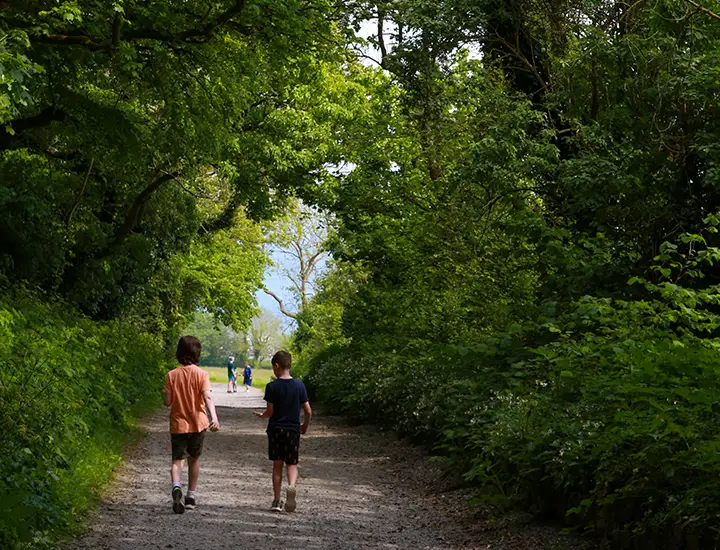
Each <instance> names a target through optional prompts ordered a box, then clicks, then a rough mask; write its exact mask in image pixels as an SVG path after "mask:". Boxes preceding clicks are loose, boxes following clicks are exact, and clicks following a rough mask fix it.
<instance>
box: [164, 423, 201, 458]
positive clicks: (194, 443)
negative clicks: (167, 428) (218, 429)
mask: <svg viewBox="0 0 720 550" xmlns="http://www.w3.org/2000/svg"><path fill="white" fill-rule="evenodd" d="M204 441H205V430H203V431H201V432H194V433H189V434H170V443H171V444H172V459H173V460H182V459H183V458H186V457H188V456H191V457H193V458H200V455H201V454H202V452H203V442H204Z"/></svg>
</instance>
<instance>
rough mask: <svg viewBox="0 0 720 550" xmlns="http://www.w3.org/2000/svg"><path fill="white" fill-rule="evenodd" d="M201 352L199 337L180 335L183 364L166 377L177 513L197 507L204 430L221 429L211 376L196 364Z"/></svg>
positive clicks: (173, 486) (179, 349) (178, 351)
mask: <svg viewBox="0 0 720 550" xmlns="http://www.w3.org/2000/svg"><path fill="white" fill-rule="evenodd" d="M201 351H202V345H201V344H200V340H198V339H197V338H195V337H194V336H183V337H182V338H180V340H179V341H178V345H177V352H176V353H175V356H176V357H177V360H178V362H179V363H180V366H178V367H176V368H174V369H173V370H171V371H170V372H169V373H168V374H167V377H166V378H165V406H166V407H170V442H171V445H172V466H171V467H170V478H171V479H172V489H171V494H172V499H173V511H174V512H175V513H176V514H182V513H183V512H184V511H185V508H188V509H192V508H195V491H196V490H197V484H198V477H199V476H200V455H201V454H202V450H203V441H204V439H205V430H207V428H208V427H209V428H210V430H211V431H217V430H219V429H220V422H219V421H218V417H217V413H216V412H215V402H214V401H213V398H212V390H211V389H210V375H209V374H208V373H207V372H206V371H204V370H202V369H201V368H200V367H198V366H197V362H198V361H199V360H200V352H201ZM208 413H209V416H210V421H209V422H208ZM184 458H187V462H188V492H187V495H185V502H184V503H183V498H182V497H183V494H182V482H181V481H180V480H181V478H182V468H183V459H184Z"/></svg>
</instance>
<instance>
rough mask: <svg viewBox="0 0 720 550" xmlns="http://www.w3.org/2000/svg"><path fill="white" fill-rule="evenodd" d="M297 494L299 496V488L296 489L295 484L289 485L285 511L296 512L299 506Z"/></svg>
mask: <svg viewBox="0 0 720 550" xmlns="http://www.w3.org/2000/svg"><path fill="white" fill-rule="evenodd" d="M296 496H297V489H295V485H288V488H287V498H286V499H285V511H286V512H294V511H295V508H296V506H297V502H296V501H295V497H296Z"/></svg>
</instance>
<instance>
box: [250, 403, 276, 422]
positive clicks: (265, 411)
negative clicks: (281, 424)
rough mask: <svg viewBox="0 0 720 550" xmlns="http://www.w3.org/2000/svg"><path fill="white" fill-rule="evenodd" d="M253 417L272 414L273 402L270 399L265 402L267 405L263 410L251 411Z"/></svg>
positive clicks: (265, 416)
mask: <svg viewBox="0 0 720 550" xmlns="http://www.w3.org/2000/svg"><path fill="white" fill-rule="evenodd" d="M253 414H254V415H255V418H270V417H271V416H272V415H273V404H272V403H270V401H268V402H267V407H266V408H265V410H264V411H263V412H261V413H260V412H257V411H253Z"/></svg>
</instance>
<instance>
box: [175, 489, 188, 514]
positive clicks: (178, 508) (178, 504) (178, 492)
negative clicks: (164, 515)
mask: <svg viewBox="0 0 720 550" xmlns="http://www.w3.org/2000/svg"><path fill="white" fill-rule="evenodd" d="M172 499H173V512H175V513H176V514H182V513H183V512H185V505H184V504H183V501H182V489H181V488H180V487H173V490H172Z"/></svg>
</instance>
